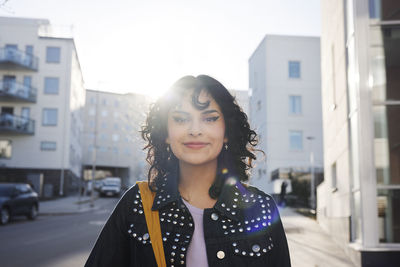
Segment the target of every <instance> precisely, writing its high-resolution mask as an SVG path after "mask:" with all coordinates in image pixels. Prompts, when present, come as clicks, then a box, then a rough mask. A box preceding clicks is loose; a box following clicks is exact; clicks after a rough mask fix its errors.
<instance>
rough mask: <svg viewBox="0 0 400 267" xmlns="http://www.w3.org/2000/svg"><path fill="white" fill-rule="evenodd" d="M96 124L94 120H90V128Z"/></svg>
mask: <svg viewBox="0 0 400 267" xmlns="http://www.w3.org/2000/svg"><path fill="white" fill-rule="evenodd" d="M94 126H95V124H94V120H90V121H89V127H90V128H94Z"/></svg>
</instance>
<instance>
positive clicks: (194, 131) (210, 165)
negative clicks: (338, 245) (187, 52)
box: [85, 75, 290, 267]
mask: <svg viewBox="0 0 400 267" xmlns="http://www.w3.org/2000/svg"><path fill="white" fill-rule="evenodd" d="M142 136H143V138H144V139H145V141H146V142H147V145H146V147H145V148H146V149H147V150H148V156H147V161H148V162H149V164H150V168H149V172H148V177H147V178H148V183H145V184H144V183H138V184H137V185H135V186H133V187H131V188H130V189H129V190H128V191H127V192H126V193H125V194H124V196H123V197H122V199H121V200H120V201H119V203H118V204H117V206H116V208H115V209H114V211H113V212H112V214H111V216H110V218H109V219H108V221H107V222H106V224H105V226H104V227H103V229H102V231H101V233H100V236H99V237H98V239H97V242H96V244H95V246H94V248H93V249H92V252H91V254H90V256H89V258H88V260H87V262H86V265H85V266H86V267H89V266H202V267H204V266H230V267H234V266H252V267H257V266H275V267H288V266H290V257H289V250H288V245H287V240H286V236H285V232H284V229H283V226H282V222H281V219H280V216H279V212H278V208H277V205H276V203H275V202H274V200H273V199H272V197H271V196H270V195H268V194H266V193H264V192H262V191H260V190H259V189H257V188H255V187H252V186H249V185H247V184H246V183H245V182H246V181H248V179H249V171H250V169H251V168H252V160H254V159H256V156H255V154H254V153H255V152H256V149H255V146H256V145H257V143H258V142H257V134H256V133H255V132H254V131H253V130H251V129H250V126H249V123H248V120H247V116H246V114H245V113H244V112H243V111H242V110H241V108H240V107H239V106H238V104H237V102H236V101H235V98H234V97H233V96H232V95H231V94H230V93H229V92H228V90H227V89H226V88H225V87H224V86H223V85H222V84H221V83H220V82H218V81H217V80H215V79H213V78H211V77H209V76H206V75H200V76H197V77H193V76H185V77H183V78H181V79H180V80H178V81H177V82H176V83H175V84H174V85H173V86H172V87H171V89H170V90H169V91H167V92H166V93H165V94H164V96H162V97H161V98H159V99H158V101H157V102H156V103H155V104H153V105H152V106H151V108H150V112H149V114H148V117H147V120H146V124H145V126H144V127H143V129H142ZM149 203H150V204H149Z"/></svg>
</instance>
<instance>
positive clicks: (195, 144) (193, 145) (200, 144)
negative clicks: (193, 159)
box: [183, 142, 207, 149]
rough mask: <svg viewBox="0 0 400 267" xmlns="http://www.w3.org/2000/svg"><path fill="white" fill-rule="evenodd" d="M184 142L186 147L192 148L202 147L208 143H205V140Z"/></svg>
mask: <svg viewBox="0 0 400 267" xmlns="http://www.w3.org/2000/svg"><path fill="white" fill-rule="evenodd" d="M183 144H184V145H185V146H186V147H188V148H192V149H200V148H203V147H205V146H206V145H207V143H203V142H187V143H183Z"/></svg>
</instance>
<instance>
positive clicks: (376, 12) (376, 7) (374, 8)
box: [368, 0, 381, 19]
mask: <svg viewBox="0 0 400 267" xmlns="http://www.w3.org/2000/svg"><path fill="white" fill-rule="evenodd" d="M368 7H369V17H370V18H371V19H380V18H381V0H369V5H368Z"/></svg>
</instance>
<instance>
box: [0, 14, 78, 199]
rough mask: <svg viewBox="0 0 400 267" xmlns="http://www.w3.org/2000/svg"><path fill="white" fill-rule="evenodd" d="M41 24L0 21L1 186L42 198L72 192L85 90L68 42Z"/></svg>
mask: <svg viewBox="0 0 400 267" xmlns="http://www.w3.org/2000/svg"><path fill="white" fill-rule="evenodd" d="M51 30H52V26H51V25H50V23H49V21H48V20H45V19H27V18H8V17H0V109H1V115H0V165H1V168H0V181H2V182H31V183H32V184H33V186H34V189H35V190H36V191H37V192H38V193H39V195H40V196H41V197H53V196H58V195H65V194H68V192H69V191H71V190H77V188H78V184H79V180H80V177H81V169H82V168H81V162H82V149H81V132H82V129H83V112H82V111H83V107H84V104H85V90H84V86H83V78H82V72H81V68H80V65H79V59H78V55H77V52H76V47H75V43H74V39H73V38H70V37H69V38H62V37H58V36H55V35H54V34H52V32H51Z"/></svg>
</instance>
